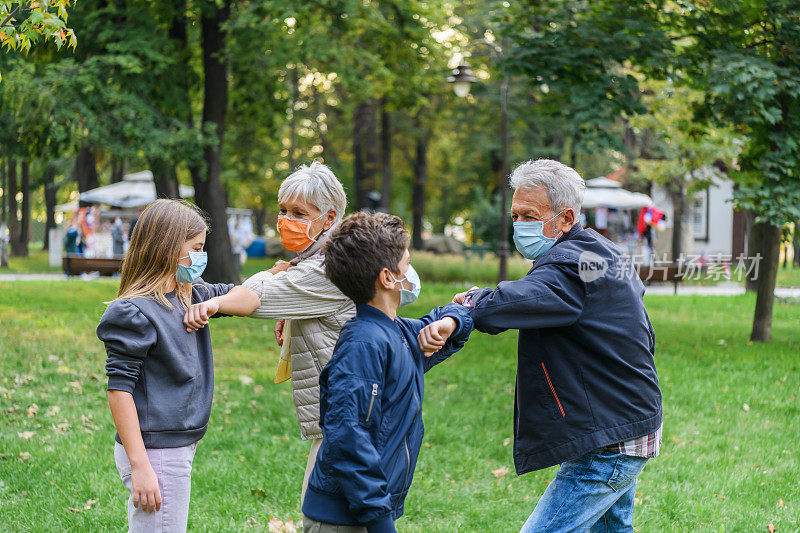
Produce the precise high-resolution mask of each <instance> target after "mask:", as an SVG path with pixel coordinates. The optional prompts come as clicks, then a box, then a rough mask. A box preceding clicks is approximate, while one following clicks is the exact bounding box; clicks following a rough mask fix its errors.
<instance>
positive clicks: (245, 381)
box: [239, 374, 253, 385]
mask: <svg viewBox="0 0 800 533" xmlns="http://www.w3.org/2000/svg"><path fill="white" fill-rule="evenodd" d="M239 381H240V382H241V383H242V385H252V384H253V378H251V377H250V376H246V375H244V374H241V375H240V376H239Z"/></svg>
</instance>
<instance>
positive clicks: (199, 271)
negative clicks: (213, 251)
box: [175, 252, 208, 283]
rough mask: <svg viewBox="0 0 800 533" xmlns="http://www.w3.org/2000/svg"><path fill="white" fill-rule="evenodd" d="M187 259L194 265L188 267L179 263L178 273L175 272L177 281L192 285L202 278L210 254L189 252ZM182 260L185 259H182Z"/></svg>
mask: <svg viewBox="0 0 800 533" xmlns="http://www.w3.org/2000/svg"><path fill="white" fill-rule="evenodd" d="M186 257H188V258H189V259H190V260H191V261H192V264H191V265H189V266H188V267H187V266H184V265H182V264H180V263H178V271H177V272H175V279H177V280H178V281H179V282H181V283H191V282H192V281H194V280H196V279H197V278H199V277H200V276H202V275H203V271H204V270H205V269H206V265H207V264H208V254H207V253H206V252H189V255H188V256H186ZM181 259H184V258H183V257H181Z"/></svg>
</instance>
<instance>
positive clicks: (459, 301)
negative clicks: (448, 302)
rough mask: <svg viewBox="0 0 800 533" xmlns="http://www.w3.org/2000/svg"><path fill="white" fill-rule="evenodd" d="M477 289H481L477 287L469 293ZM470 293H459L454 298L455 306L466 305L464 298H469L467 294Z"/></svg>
mask: <svg viewBox="0 0 800 533" xmlns="http://www.w3.org/2000/svg"><path fill="white" fill-rule="evenodd" d="M475 289H480V287H477V286H476V287H472V288H471V289H470V290H469V291H474V290H475ZM469 291H464V292H459V293H458V294H456V295H455V296H453V303H454V304H459V305H464V298H465V297H466V296H467V293H468V292H469Z"/></svg>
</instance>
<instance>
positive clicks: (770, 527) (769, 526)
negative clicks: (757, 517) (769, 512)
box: [767, 523, 775, 533]
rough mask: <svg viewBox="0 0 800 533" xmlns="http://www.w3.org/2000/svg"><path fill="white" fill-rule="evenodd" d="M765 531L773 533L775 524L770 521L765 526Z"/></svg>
mask: <svg viewBox="0 0 800 533" xmlns="http://www.w3.org/2000/svg"><path fill="white" fill-rule="evenodd" d="M767 531H769V533H775V526H773V525H772V524H771V523H770V525H768V526H767Z"/></svg>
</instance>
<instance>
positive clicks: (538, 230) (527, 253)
mask: <svg viewBox="0 0 800 533" xmlns="http://www.w3.org/2000/svg"><path fill="white" fill-rule="evenodd" d="M563 212H564V210H563V209H562V210H561V211H559V212H558V213H556V214H555V216H553V217H552V218H551V219H549V220H546V221H544V222H542V221H541V220H535V221H530V222H522V221H517V222H514V245H515V246H516V247H517V250H519V253H521V254H522V255H523V257H526V258H528V259H534V260H535V259H538V258H539V257H541V256H542V254H544V253H545V252H546V251H547V250H549V249H550V248H551V247H552V246H553V245H554V244H555V243H556V241H557V240H558V236H556V237H545V235H544V225H545V224H547V223H548V222H550V220H553V219H554V218H556V217H557V216H558V215H560V214H561V213H563Z"/></svg>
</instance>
